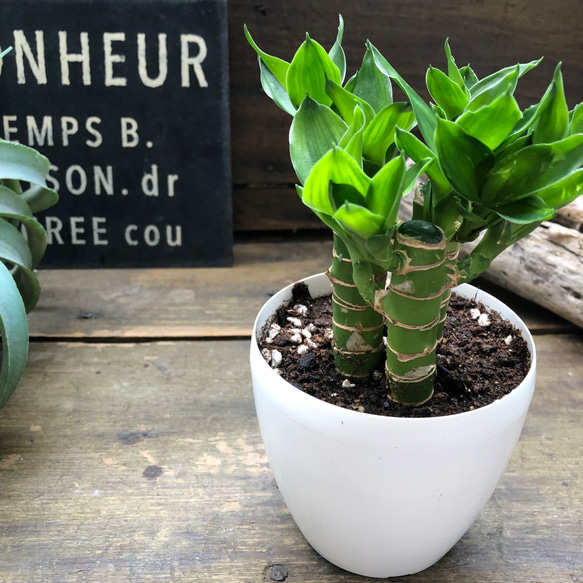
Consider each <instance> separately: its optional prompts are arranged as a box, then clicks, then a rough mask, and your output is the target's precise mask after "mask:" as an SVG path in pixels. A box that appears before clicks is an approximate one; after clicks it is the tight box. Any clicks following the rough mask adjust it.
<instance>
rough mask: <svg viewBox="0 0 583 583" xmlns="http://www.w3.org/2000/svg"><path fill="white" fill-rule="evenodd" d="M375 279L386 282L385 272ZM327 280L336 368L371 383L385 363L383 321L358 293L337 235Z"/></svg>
mask: <svg viewBox="0 0 583 583" xmlns="http://www.w3.org/2000/svg"><path fill="white" fill-rule="evenodd" d="M375 276H376V277H377V278H382V279H386V273H385V272H384V271H382V270H378V269H377V270H376V271H375ZM328 277H329V278H330V281H331V282H332V310H333V334H334V341H333V351H334V360H335V362H336V367H337V368H338V370H339V371H340V372H341V373H342V374H343V375H344V376H346V377H348V378H350V379H359V380H368V378H369V376H370V374H371V372H372V371H374V370H375V369H378V368H379V365H380V364H381V362H382V360H383V353H384V343H383V332H384V319H383V316H382V314H379V313H377V312H376V311H375V310H374V309H373V308H372V307H371V306H370V305H369V304H367V303H366V302H365V300H364V299H363V298H362V296H361V295H360V293H359V292H358V289H357V288H356V285H355V284H354V281H353V277H352V261H351V259H350V255H349V253H348V250H347V249H346V246H345V245H344V243H343V242H342V240H341V239H340V237H338V236H337V235H334V258H333V261H332V266H331V267H330V270H329V272H328Z"/></svg>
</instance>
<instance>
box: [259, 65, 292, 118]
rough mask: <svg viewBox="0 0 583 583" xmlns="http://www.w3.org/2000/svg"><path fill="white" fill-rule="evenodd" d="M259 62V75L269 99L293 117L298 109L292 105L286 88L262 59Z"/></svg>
mask: <svg viewBox="0 0 583 583" xmlns="http://www.w3.org/2000/svg"><path fill="white" fill-rule="evenodd" d="M258 60H259V73H260V80H261V87H263V91H265V94H266V95H267V97H269V98H270V99H272V100H273V101H274V102H275V104H276V105H277V106H278V107H279V108H281V109H283V111H285V112H286V113H289V115H291V116H292V117H293V116H294V115H295V113H296V108H295V107H294V106H293V105H292V102H291V100H290V98H289V95H288V94H287V91H286V90H285V87H284V86H283V85H282V84H281V83H280V82H279V81H278V80H277V79H276V78H275V76H274V75H273V73H272V72H271V71H270V70H269V69H268V68H267V67H266V66H265V64H264V63H263V61H262V60H261V58H259V57H258Z"/></svg>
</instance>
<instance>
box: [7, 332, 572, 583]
mask: <svg viewBox="0 0 583 583" xmlns="http://www.w3.org/2000/svg"><path fill="white" fill-rule="evenodd" d="M536 343H537V347H538V351H539V371H540V372H539V380H538V386H537V390H536V392H535V397H534V400H533V404H532V407H531V412H530V414H529V418H528V420H527V424H526V427H525V431H524V434H523V437H522V439H521V441H520V443H519V445H518V449H517V451H516V452H515V454H514V456H513V458H512V460H511V463H510V466H509V468H508V471H507V473H506V475H505V477H504V478H503V480H502V482H501V484H500V486H499V487H498V489H497V490H496V492H495V494H494V496H493V498H492V499H491V501H490V502H489V503H488V505H487V506H486V508H485V509H484V511H483V512H482V513H481V515H480V516H479V517H478V519H477V521H476V523H475V524H474V525H473V526H472V527H471V528H470V530H469V531H468V533H467V534H466V535H465V536H464V537H463V538H462V540H461V541H460V542H459V543H458V545H457V546H456V547H455V548H454V549H453V550H452V551H451V552H450V553H449V554H448V555H447V556H446V557H445V558H444V559H443V560H442V561H440V562H439V563H438V564H437V565H436V566H434V567H433V568H431V570H430V571H427V572H425V573H423V574H419V575H416V576H412V577H408V578H402V579H396V580H395V581H403V583H405V581H408V582H411V583H415V582H422V581H427V580H428V579H429V578H430V579H431V581H435V582H436V583H446V582H451V581H460V582H461V581H464V582H465V581H480V582H483V583H507V582H508V581H512V582H521V581H524V582H527V581H528V582H531V581H545V583H564V582H567V581H576V580H577V579H578V578H579V579H580V578H581V577H583V559H582V556H583V555H582V554H581V543H582V539H581V533H582V532H583V530H582V524H581V516H583V486H582V484H581V480H580V476H581V475H583V458H582V457H581V452H580V444H581V442H582V440H583V429H582V426H581V423H580V419H579V416H580V411H581V406H582V401H581V391H580V388H581V384H582V383H583V361H582V359H581V354H582V353H583V336H581V335H580V334H579V335H564V336H553V335H545V336H539V337H537V338H536ZM247 353H248V343H247V342H246V341H199V342H183V341H180V342H158V343H156V342H155V343H145V344H123V345H116V344H111V345H104V344H92V345H87V344H83V343H57V342H50V343H42V342H39V343H34V344H33V345H32V350H31V358H30V364H29V368H28V370H27V372H26V374H25V377H24V379H23V382H22V384H21V386H20V387H19V389H18V390H17V392H16V393H15V395H14V397H13V398H12V400H11V401H10V402H9V404H8V406H7V407H6V408H4V409H3V410H2V411H0V491H1V496H2V511H1V512H0V533H1V534H0V556H1V557H2V560H1V561H0V580H1V581H3V583H24V582H26V583H37V582H38V583H40V582H51V583H52V582H54V583H57V582H58V583H69V582H75V583H81V582H83V583H85V582H103V581H108V582H111V583H116V582H118V581H119V582H124V583H126V582H128V581H132V582H134V581H135V582H137V581H157V582H159V581H200V582H201V583H202V582H205V583H206V582H213V581H217V582H222V583H233V582H241V583H248V582H259V581H264V580H267V581H269V577H268V578H267V579H264V573H266V572H267V573H268V574H269V572H270V567H271V566H272V565H275V564H276V565H282V566H283V568H285V570H286V572H287V579H286V580H287V581H288V582H291V583H315V582H316V581H317V582H318V583H337V582H339V581H343V582H346V583H353V582H354V583H356V582H357V581H362V578H360V577H356V576H352V575H350V574H347V573H344V572H341V571H339V570H338V569H336V568H335V567H333V566H331V565H330V564H328V563H327V562H326V561H324V560H323V559H321V558H320V557H319V556H318V555H316V553H314V552H313V551H312V550H311V548H310V547H309V546H308V544H307V543H306V542H305V541H304V539H303V538H302V536H301V534H300V533H299V531H298V530H297V528H296V527H295V525H294V523H293V521H292V519H291V518H290V516H289V514H288V513H287V511H286V510H285V507H284V505H283V502H282V500H281V497H280V495H279V492H278V490H277V488H276V486H275V484H274V482H273V478H272V475H271V472H270V470H269V466H268V464H267V460H266V457H265V453H264V450H263V447H262V445H261V441H260V436H259V430H258V427H257V423H256V420H255V412H254V407H253V402H252V393H251V386H250V380H249V371H248V366H247Z"/></svg>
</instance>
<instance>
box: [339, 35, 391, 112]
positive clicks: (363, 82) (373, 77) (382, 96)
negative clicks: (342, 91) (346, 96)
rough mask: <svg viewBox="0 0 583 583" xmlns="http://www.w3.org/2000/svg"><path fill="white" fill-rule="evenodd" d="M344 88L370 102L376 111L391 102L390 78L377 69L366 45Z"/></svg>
mask: <svg viewBox="0 0 583 583" xmlns="http://www.w3.org/2000/svg"><path fill="white" fill-rule="evenodd" d="M346 89H347V90H349V91H350V92H351V93H353V94H354V95H356V96H357V97H360V98H361V99H363V100H364V101H366V102H367V103H368V104H370V106H371V107H372V108H373V110H374V111H375V112H377V113H378V112H379V111H381V110H382V109H384V108H385V107H387V106H388V105H390V104H391V103H392V102H393V87H392V84H391V79H390V78H389V77H387V75H385V74H384V73H383V72H382V71H380V70H379V68H378V67H377V65H376V62H375V59H374V56H373V54H372V52H371V50H370V47H368V46H367V48H366V52H365V53H364V58H363V59H362V65H361V67H360V69H359V70H358V72H357V73H356V75H354V77H352V79H351V80H350V86H347V87H346Z"/></svg>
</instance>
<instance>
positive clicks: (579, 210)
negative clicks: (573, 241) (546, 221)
mask: <svg viewBox="0 0 583 583" xmlns="http://www.w3.org/2000/svg"><path fill="white" fill-rule="evenodd" d="M553 222H555V223H559V224H560V225H563V226H564V227H569V228H570V229H575V230H576V231H581V232H583V196H580V197H579V198H578V199H576V200H574V201H573V202H572V203H571V204H568V205H567V206H565V207H563V208H562V209H559V210H558V211H557V216H556V217H555V218H554V219H553Z"/></svg>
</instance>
